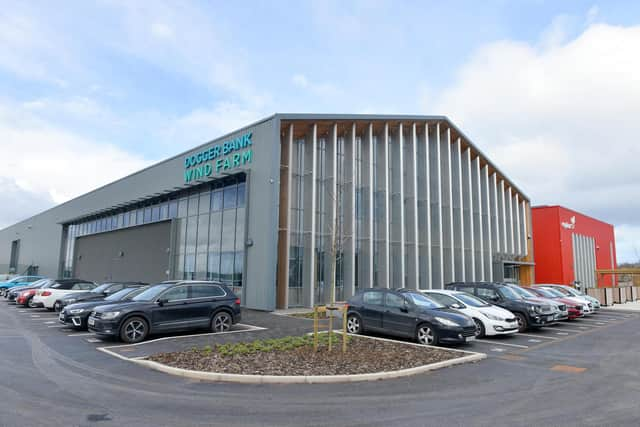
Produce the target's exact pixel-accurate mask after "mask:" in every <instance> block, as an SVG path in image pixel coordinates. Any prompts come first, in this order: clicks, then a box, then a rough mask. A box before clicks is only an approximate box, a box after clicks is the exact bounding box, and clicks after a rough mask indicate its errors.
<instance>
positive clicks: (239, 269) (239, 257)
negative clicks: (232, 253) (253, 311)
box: [233, 251, 244, 287]
mask: <svg viewBox="0 0 640 427" xmlns="http://www.w3.org/2000/svg"><path fill="white" fill-rule="evenodd" d="M243 271H244V252H242V251H239V252H236V257H235V262H234V271H233V286H236V287H237V286H242V273H243Z"/></svg>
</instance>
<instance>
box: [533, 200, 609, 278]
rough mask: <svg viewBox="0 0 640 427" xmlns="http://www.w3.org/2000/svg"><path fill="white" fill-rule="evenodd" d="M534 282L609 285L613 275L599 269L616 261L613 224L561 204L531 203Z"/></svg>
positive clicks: (605, 268) (606, 267)
mask: <svg viewBox="0 0 640 427" xmlns="http://www.w3.org/2000/svg"><path fill="white" fill-rule="evenodd" d="M531 212H532V218H533V221H532V222H533V236H534V250H535V254H536V282H538V283H558V284H564V285H578V286H580V287H581V288H595V287H598V286H611V285H612V284H614V283H613V281H614V280H615V277H614V276H612V275H606V276H602V277H598V276H597V275H596V269H598V270H602V269H604V270H614V269H615V268H616V265H617V260H616V241H615V236H614V230H613V225H611V224H607V223H606V222H602V221H599V220H597V219H595V218H591V217H589V216H587V215H583V214H581V213H579V212H576V211H573V210H571V209H567V208H565V207H562V206H534V207H533V209H532V210H531Z"/></svg>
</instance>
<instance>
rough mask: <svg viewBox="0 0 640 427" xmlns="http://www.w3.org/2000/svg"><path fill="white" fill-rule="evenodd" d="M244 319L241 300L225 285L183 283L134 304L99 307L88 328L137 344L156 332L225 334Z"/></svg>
mask: <svg viewBox="0 0 640 427" xmlns="http://www.w3.org/2000/svg"><path fill="white" fill-rule="evenodd" d="M240 317H241V313H240V298H238V297H237V296H236V295H235V294H234V293H233V292H232V291H231V289H229V288H228V287H227V286H225V285H224V284H222V283H218V282H204V281H179V282H168V283H159V284H157V285H154V286H152V287H150V288H149V289H147V290H145V291H144V292H141V293H140V294H138V295H136V296H135V297H133V298H132V299H131V301H127V302H123V303H121V304H110V305H102V306H98V307H95V308H94V309H93V311H92V312H91V315H90V316H89V320H88V321H87V326H88V329H89V331H90V332H93V333H95V334H96V335H99V336H111V337H118V338H120V339H121V340H122V341H124V342H126V343H136V342H140V341H143V340H144V339H145V338H146V337H147V336H148V335H149V334H153V333H166V332H174V331H185V330H192V329H205V328H206V329H209V330H211V331H212V332H225V331H228V330H229V329H230V328H231V325H233V324H235V323H237V322H238V321H239V320H240Z"/></svg>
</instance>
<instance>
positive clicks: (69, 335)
mask: <svg viewBox="0 0 640 427" xmlns="http://www.w3.org/2000/svg"><path fill="white" fill-rule="evenodd" d="M89 335H93V334H92V333H91V332H85V333H75V334H67V336H68V337H86V336H89Z"/></svg>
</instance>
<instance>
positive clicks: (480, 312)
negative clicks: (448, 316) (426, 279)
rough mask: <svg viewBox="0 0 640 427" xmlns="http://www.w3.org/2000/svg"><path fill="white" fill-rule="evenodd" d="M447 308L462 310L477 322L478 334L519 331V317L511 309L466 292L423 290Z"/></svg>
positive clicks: (501, 333) (478, 335) (480, 335)
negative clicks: (489, 302)
mask: <svg viewBox="0 0 640 427" xmlns="http://www.w3.org/2000/svg"><path fill="white" fill-rule="evenodd" d="M421 292H422V293H423V294H424V295H426V296H427V297H429V298H431V299H433V300H435V301H437V302H439V303H440V304H442V305H444V306H445V307H447V308H452V309H455V310H458V311H460V312H461V313H464V314H466V315H467V316H469V317H471V318H472V319H473V321H474V322H475V323H476V336H477V337H482V336H485V335H508V334H515V333H516V332H518V319H517V318H516V316H515V315H514V314H513V313H512V312H510V311H509V310H505V309H504V308H501V307H498V306H495V305H492V304H488V303H487V302H486V301H483V300H481V299H480V298H477V297H475V296H473V295H470V294H468V293H466V292H460V291H450V290H444V289H437V290H436V289H433V290H429V291H421Z"/></svg>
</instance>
